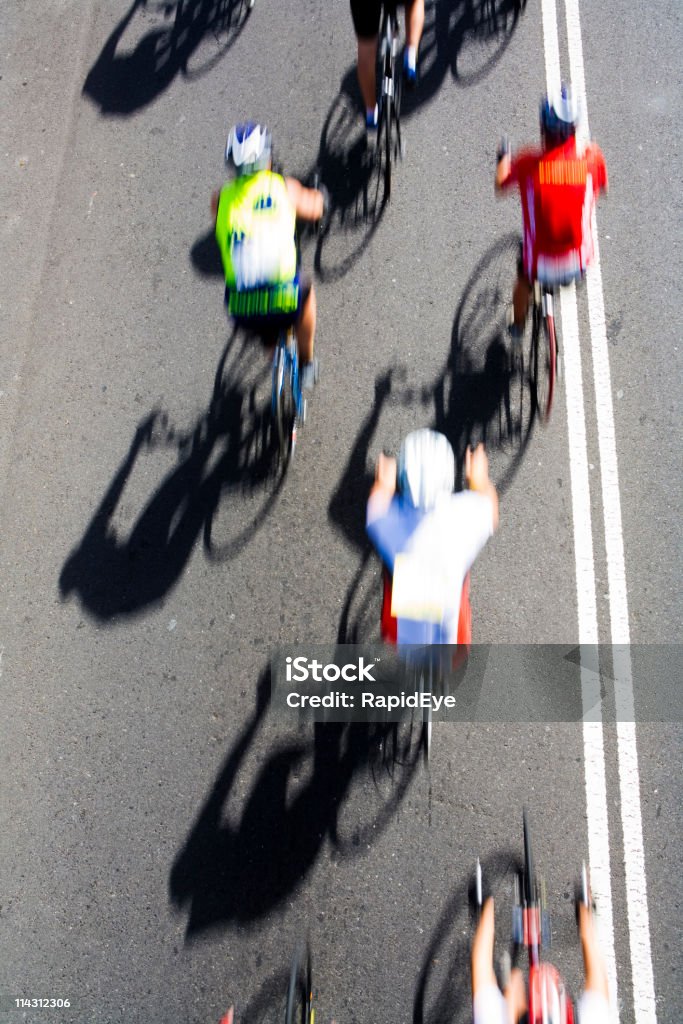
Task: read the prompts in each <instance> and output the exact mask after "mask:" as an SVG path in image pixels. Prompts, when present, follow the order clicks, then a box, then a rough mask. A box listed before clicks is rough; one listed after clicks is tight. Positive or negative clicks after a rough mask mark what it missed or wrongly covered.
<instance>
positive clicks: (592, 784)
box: [542, 0, 657, 1024]
mask: <svg viewBox="0 0 683 1024" xmlns="http://www.w3.org/2000/svg"><path fill="white" fill-rule="evenodd" d="M565 9H566V19H567V42H568V49H569V71H570V76H569V77H570V79H571V83H572V87H573V89H574V93H575V95H577V96H578V98H579V100H580V102H581V104H582V108H583V111H584V120H583V126H582V129H583V132H584V133H585V135H586V136H587V134H588V116H587V110H588V106H587V102H586V82H585V75H584V65H583V45H582V41H581V24H580V19H579V7H578V0H565ZM542 12H543V41H544V49H545V65H546V79H547V83H548V90H549V91H551V90H553V89H554V88H556V87H557V86H558V85H559V84H560V78H561V76H560V51H559V42H558V30H557V9H556V4H555V0H542ZM593 231H594V238H595V260H594V263H593V266H592V267H591V268H590V270H589V271H588V275H587V291H588V315H589V324H590V335H591V352H592V360H593V379H594V385H595V406H596V410H597V427H598V446H599V454H600V482H601V488H602V506H603V518H604V530H605V549H606V555H607V574H608V582H609V611H610V625H611V642H612V644H615V645H620V646H619V647H615V650H614V678H615V680H616V711H617V719H618V724H617V743H618V768H619V795H620V809H621V824H622V831H623V842H624V868H625V875H626V899H627V909H628V929H629V943H630V953H631V974H632V984H633V1006H634V1015H635V1020H636V1024H656V1020H657V1010H656V1003H655V993H654V978H653V972H652V953H651V948H650V922H649V916H648V907H647V887H646V880H645V857H644V850H643V827H642V815H641V807H640V783H639V774H638V752H637V748H636V729H635V721H634V717H635V716H634V705H633V681H632V667H631V658H630V653H629V650H628V644H629V643H630V630H629V619H628V598H627V592H626V571H625V564H624V541H623V534H622V526H621V501H620V495H619V474H618V467H617V452H616V440H615V430H614V411H613V406H612V385H611V377H610V367H609V356H608V351H607V333H606V330H605V303H604V296H603V288H602V273H601V271H600V251H599V247H598V238H597V230H596V225H595V221H593ZM560 308H561V315H562V337H563V355H564V366H565V379H566V385H565V387H566V400H567V431H568V440H569V463H570V474H571V488H572V510H573V520H574V546H575V559H576V586H577V601H578V615H579V642H580V643H581V644H597V642H598V639H599V638H598V623H597V607H596V591H595V570H594V556H593V535H592V526H591V507H590V487H589V477H588V454H587V444H586V419H585V410H584V403H583V384H582V375H581V355H580V350H579V329H578V314H577V302H576V289H575V287H574V286H573V285H572V286H571V287H570V288H563V289H562V291H561V296H560ZM582 683H583V688H584V697H585V700H584V707H586V708H589V707H594V706H596V698H597V697H598V696H599V694H596V693H595V686H596V685H598V686H599V680H596V676H595V674H594V673H593V672H591V671H590V670H586V671H584V673H583V679H582ZM597 706H598V707H599V704H598V705H597ZM593 718H594V720H592V721H585V722H584V727H583V742H584V766H585V781H586V807H587V814H588V845H589V858H590V865H591V879H592V882H593V888H594V891H595V893H596V896H597V897H598V899H599V904H600V915H599V918H598V927H599V929H600V935H601V941H602V946H603V949H604V951H605V955H606V957H607V962H608V971H609V978H610V987H611V990H612V1005H613V1007H614V1009H613V1021H615V1022H616V1021H618V1019H619V1014H618V993H617V973H616V960H615V955H614V921H613V910H612V885H611V874H610V850H609V829H608V818H607V786H606V779H605V751H604V738H603V728H602V721H601V719H600V717H599V713H598V715H597V718H596V716H593Z"/></svg>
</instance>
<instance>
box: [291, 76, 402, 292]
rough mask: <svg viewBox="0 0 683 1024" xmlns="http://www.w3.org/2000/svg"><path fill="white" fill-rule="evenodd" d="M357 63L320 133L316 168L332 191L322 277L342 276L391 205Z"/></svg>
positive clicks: (319, 268)
mask: <svg viewBox="0 0 683 1024" xmlns="http://www.w3.org/2000/svg"><path fill="white" fill-rule="evenodd" d="M361 111H362V103H361V97H360V91H359V88H358V81H357V78H356V68H355V65H354V66H353V67H351V68H349V70H348V71H347V72H346V74H345V75H344V78H343V79H342V82H341V86H340V89H339V93H338V94H337V96H336V98H335V100H334V102H333V103H332V106H331V108H330V110H329V113H328V115H327V117H326V119H325V124H324V125H323V129H322V132H321V135H320V144H319V148H318V155H317V158H316V163H315V167H314V168H313V169H309V171H308V172H307V173H306V174H305V175H304V180H307V181H308V182H309V183H312V179H313V174H314V173H315V172H317V173H318V174H319V175H320V180H321V181H322V182H323V184H324V185H325V186H326V188H327V190H328V192H329V196H330V209H329V211H328V214H327V217H326V222H325V224H324V226H323V228H322V230H321V231H320V234H319V235H318V238H317V241H316V246H315V255H314V261H313V262H314V267H315V272H316V274H317V276H318V277H319V278H320V279H321V280H322V281H338V280H339V279H340V278H341V277H343V276H344V274H346V273H348V271H349V270H350V269H351V267H353V265H354V264H355V263H356V262H357V261H358V260H359V259H360V257H361V256H362V254H363V252H364V251H365V249H366V248H367V246H368V245H369V244H370V241H371V240H372V238H373V236H374V234H375V232H376V231H377V228H378V227H379V224H380V222H381V220H382V217H383V215H384V212H385V209H386V201H385V196H384V180H383V172H382V168H381V165H380V162H379V161H378V160H377V159H375V154H374V153H373V152H372V151H371V150H369V149H368V146H367V142H366V138H365V125H364V123H363V118H362V114H361Z"/></svg>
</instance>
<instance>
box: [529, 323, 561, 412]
mask: <svg viewBox="0 0 683 1024" xmlns="http://www.w3.org/2000/svg"><path fill="white" fill-rule="evenodd" d="M532 331H533V333H532V339H531V347H532V359H533V364H532V365H533V386H534V401H535V403H536V409H537V411H538V414H539V416H540V417H541V420H542V421H543V422H544V423H546V422H547V421H548V419H549V418H550V410H551V409H552V405H553V394H554V391H555V376H556V370H557V340H556V336H555V316H554V313H553V310H552V304H551V303H550V304H549V308H548V309H547V310H546V312H545V313H544V311H543V306H542V305H540V304H534V313H533V328H532Z"/></svg>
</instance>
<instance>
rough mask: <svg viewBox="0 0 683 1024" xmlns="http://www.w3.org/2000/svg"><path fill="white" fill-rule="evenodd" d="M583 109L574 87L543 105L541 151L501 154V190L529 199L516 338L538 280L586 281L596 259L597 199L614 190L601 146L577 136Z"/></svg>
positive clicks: (524, 210)
mask: <svg viewBox="0 0 683 1024" xmlns="http://www.w3.org/2000/svg"><path fill="white" fill-rule="evenodd" d="M579 120H580V115H579V106H578V103H577V102H576V100H575V99H574V97H573V96H572V93H571V90H570V89H569V88H568V87H567V86H562V88H561V90H560V92H559V93H558V95H557V96H554V97H546V98H545V99H544V100H543V103H542V104H541V140H542V145H541V149H540V150H539V149H525V150H521V151H520V152H519V153H516V154H515V155H514V156H511V155H510V153H509V151H508V150H507V148H503V149H501V150H500V151H499V154H498V168H497V171H496V190H497V191H503V190H505V189H507V188H510V187H511V186H513V185H516V186H517V187H518V188H519V193H520V197H521V200H522V220H523V226H524V234H523V242H522V258H521V261H520V264H519V266H518V274H517V283H516V284H515V290H514V293H513V310H514V320H513V325H512V328H511V333H512V334H513V336H516V337H520V336H521V334H522V333H523V330H524V324H525V321H526V315H527V310H528V308H529V299H530V297H531V289H532V285H533V282H534V281H540V282H541V283H543V284H550V285H560V284H569V283H570V282H571V281H577V280H580V279H581V277H582V276H583V275H584V273H585V272H586V268H587V267H588V265H589V264H590V262H591V260H592V259H593V232H592V226H591V221H592V217H593V210H594V207H595V200H596V198H597V196H598V195H599V194H600V193H601V192H603V191H607V166H606V164H605V158H604V156H603V155H602V152H601V150H600V148H599V147H598V146H596V145H595V144H594V143H586V144H580V143H579V142H577V139H576V130H577V126H578V124H579Z"/></svg>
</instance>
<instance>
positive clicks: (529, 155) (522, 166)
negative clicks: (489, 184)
mask: <svg viewBox="0 0 683 1024" xmlns="http://www.w3.org/2000/svg"><path fill="white" fill-rule="evenodd" d="M540 155H541V154H540V153H538V152H536V150H533V149H522V150H520V152H519V153H516V154H515V156H514V157H513V158H512V163H511V165H510V174H509V175H508V177H507V178H506V179H505V181H504V182H503V184H502V186H501V187H502V188H511V187H512V186H513V185H520V184H521V183H522V182H523V181H525V180H526V179H527V178H531V177H533V175H534V172H535V170H536V167H537V166H538V161H539V157H540Z"/></svg>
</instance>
